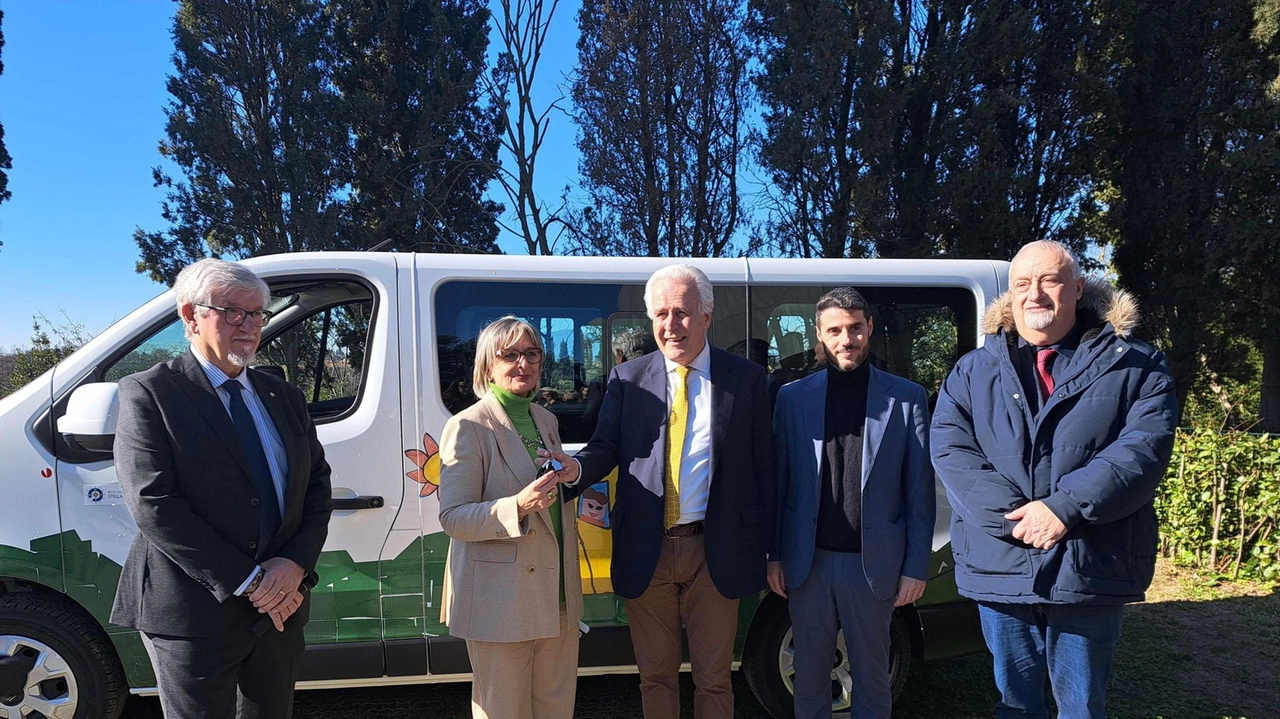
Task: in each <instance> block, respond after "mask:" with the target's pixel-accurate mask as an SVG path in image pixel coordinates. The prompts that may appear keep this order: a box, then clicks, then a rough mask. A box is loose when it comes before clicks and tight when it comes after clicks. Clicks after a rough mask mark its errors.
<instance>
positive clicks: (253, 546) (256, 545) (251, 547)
mask: <svg viewBox="0 0 1280 719" xmlns="http://www.w3.org/2000/svg"><path fill="white" fill-rule="evenodd" d="M257 548H258V543H257V542H249V549H257Z"/></svg>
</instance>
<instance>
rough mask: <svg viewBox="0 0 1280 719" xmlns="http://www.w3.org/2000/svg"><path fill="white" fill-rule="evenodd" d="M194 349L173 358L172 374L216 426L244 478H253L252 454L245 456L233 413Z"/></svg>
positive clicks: (203, 413)
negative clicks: (223, 400) (229, 411)
mask: <svg viewBox="0 0 1280 719" xmlns="http://www.w3.org/2000/svg"><path fill="white" fill-rule="evenodd" d="M191 352H192V350H187V352H186V353H185V354H183V355H180V356H179V357H178V359H177V360H176V361H175V362H174V365H173V366H174V369H177V370H178V374H176V375H174V378H173V379H174V383H175V384H177V385H178V387H179V388H180V389H181V390H182V392H183V394H185V395H187V399H189V400H191V404H193V405H195V407H196V410H197V411H198V412H199V413H200V416H201V417H203V418H204V420H205V422H207V423H208V424H209V426H210V427H211V428H212V429H213V433H214V434H215V435H217V437H218V438H219V439H221V440H222V442H223V443H224V444H226V445H227V449H228V450H230V451H231V456H232V457H234V458H235V460H236V462H238V463H239V464H240V468H241V469H242V470H244V477H245V479H246V480H248V481H250V482H252V479H251V478H252V477H253V470H252V469H251V468H250V467H249V458H248V457H246V456H245V453H244V447H242V446H240V438H239V437H238V436H236V429H235V426H234V425H232V424H231V415H230V414H228V413H227V408H226V407H224V406H223V405H222V400H221V399H219V398H218V393H217V392H216V391H214V389H213V385H212V384H210V383H209V375H207V374H205V373H204V368H203V367H201V366H200V363H199V362H198V361H197V360H196V358H195V356H194V355H192V354H191Z"/></svg>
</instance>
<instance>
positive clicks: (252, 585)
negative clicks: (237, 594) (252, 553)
mask: <svg viewBox="0 0 1280 719" xmlns="http://www.w3.org/2000/svg"><path fill="white" fill-rule="evenodd" d="M264 574H266V572H264V571H262V567H258V574H257V576H255V577H254V578H253V581H252V582H249V586H247V587H245V588H244V596H246V597H247V596H249V595H250V594H253V593H254V592H256V591H258V586H259V585H260V584H262V575H264Z"/></svg>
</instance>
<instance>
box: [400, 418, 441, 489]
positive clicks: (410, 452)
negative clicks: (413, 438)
mask: <svg viewBox="0 0 1280 719" xmlns="http://www.w3.org/2000/svg"><path fill="white" fill-rule="evenodd" d="M423 450H426V451H425V452H424V451H423ZM404 456H406V457H408V458H409V461H410V462H413V463H414V465H416V466H417V469H415V470H413V471H412V472H408V473H407V474H405V476H406V477H408V478H409V479H412V480H413V481H415V482H417V483H418V484H421V485H422V487H421V489H419V490H418V496H419V497H429V496H431V495H432V494H435V491H436V490H437V489H439V488H440V446H439V445H437V444H436V441H435V440H434V439H432V438H431V435H429V434H424V435H422V449H406V450H405V451H404Z"/></svg>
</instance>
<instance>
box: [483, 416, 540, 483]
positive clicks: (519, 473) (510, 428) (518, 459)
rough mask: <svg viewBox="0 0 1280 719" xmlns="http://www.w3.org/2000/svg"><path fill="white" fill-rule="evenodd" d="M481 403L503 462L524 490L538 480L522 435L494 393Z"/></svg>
mask: <svg viewBox="0 0 1280 719" xmlns="http://www.w3.org/2000/svg"><path fill="white" fill-rule="evenodd" d="M480 402H481V403H482V404H483V405H484V408H485V411H486V412H487V413H488V415H489V427H490V428H491V429H492V430H493V436H494V438H495V439H496V440H497V443H498V452H499V454H501V455H502V461H503V462H504V463H505V464H506V465H507V468H508V469H509V470H511V474H513V475H515V477H516V480H517V481H518V482H519V485H520V486H519V487H518V489H523V488H524V487H525V485H527V484H529V483H530V482H532V481H533V480H535V479H537V478H538V475H537V472H536V470H535V469H534V466H533V462H532V461H530V459H529V450H528V449H526V448H525V446H524V442H522V441H520V433H519V432H517V431H516V426H515V425H514V424H512V423H511V418H510V417H508V416H507V411H506V410H505V409H503V408H502V404H501V403H499V402H498V398H497V397H495V396H493V393H489V394H486V395H485V396H484V399H482V400H480Z"/></svg>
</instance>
